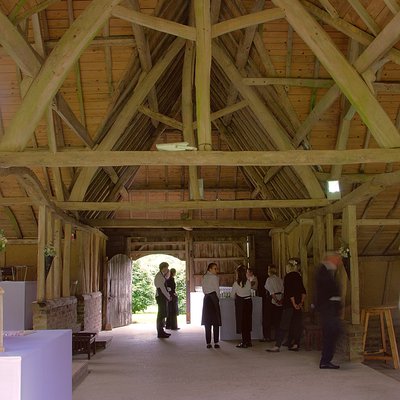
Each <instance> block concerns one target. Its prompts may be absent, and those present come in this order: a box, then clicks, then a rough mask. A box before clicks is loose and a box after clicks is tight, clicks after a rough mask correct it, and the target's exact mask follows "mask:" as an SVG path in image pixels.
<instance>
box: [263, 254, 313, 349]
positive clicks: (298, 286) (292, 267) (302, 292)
mask: <svg viewBox="0 0 400 400" xmlns="http://www.w3.org/2000/svg"><path fill="white" fill-rule="evenodd" d="M298 264H299V262H298V261H297V259H294V258H291V259H289V261H288V264H287V265H286V271H287V274H286V275H285V278H284V279H283V292H284V293H283V311H282V317H281V322H280V324H279V329H278V332H277V334H276V337H275V346H274V347H272V348H270V349H267V351H269V352H272V353H276V352H279V351H280V347H281V345H282V342H283V339H284V337H285V335H286V334H287V333H288V340H287V342H288V347H289V350H292V351H299V348H300V339H301V331H302V308H303V305H304V300H305V298H306V289H305V287H304V285H303V280H302V278H301V275H300V273H299V269H298Z"/></svg>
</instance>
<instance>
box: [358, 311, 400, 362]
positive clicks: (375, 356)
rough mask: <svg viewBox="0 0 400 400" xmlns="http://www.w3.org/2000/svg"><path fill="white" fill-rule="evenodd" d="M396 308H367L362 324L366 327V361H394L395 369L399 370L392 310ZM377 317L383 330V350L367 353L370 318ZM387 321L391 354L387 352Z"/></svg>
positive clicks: (364, 339) (364, 341) (364, 340)
mask: <svg viewBox="0 0 400 400" xmlns="http://www.w3.org/2000/svg"><path fill="white" fill-rule="evenodd" d="M395 308H396V307H394V306H391V307H390V306H382V307H367V308H364V309H363V310H362V311H361V323H362V324H363V325H364V334H363V342H362V345H363V352H364V359H365V360H384V361H385V362H386V361H388V360H393V368H394V369H398V368H399V353H398V351H397V343H396V335H395V334H394V328H393V320H392V314H391V311H390V310H391V309H395ZM370 316H371V317H372V316H377V317H379V321H380V330H381V341H382V348H381V349H379V350H378V351H376V352H368V353H367V352H366V351H365V343H366V341H367V332H368V322H369V317H370ZM385 320H386V327H387V332H388V335H389V343H390V349H391V354H389V353H388V352H387V346H386V332H385Z"/></svg>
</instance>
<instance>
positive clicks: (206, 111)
mask: <svg viewBox="0 0 400 400" xmlns="http://www.w3.org/2000/svg"><path fill="white" fill-rule="evenodd" d="M194 14H195V21H196V74H195V80H196V82H195V83H196V113H197V138H198V144H199V150H208V151H209V150H212V143H211V116H210V114H211V111H210V79H211V76H210V75H211V15H210V0H194Z"/></svg>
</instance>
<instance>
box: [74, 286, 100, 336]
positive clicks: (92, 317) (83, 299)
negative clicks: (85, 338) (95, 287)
mask: <svg viewBox="0 0 400 400" xmlns="http://www.w3.org/2000/svg"><path fill="white" fill-rule="evenodd" d="M101 302H102V294H101V292H93V293H86V294H82V295H80V296H78V323H79V324H80V327H81V330H82V331H87V332H100V331H101V324H102V322H101Z"/></svg>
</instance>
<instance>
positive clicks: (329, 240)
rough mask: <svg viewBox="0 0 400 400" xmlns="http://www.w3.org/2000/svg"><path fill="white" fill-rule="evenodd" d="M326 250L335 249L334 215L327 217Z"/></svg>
mask: <svg viewBox="0 0 400 400" xmlns="http://www.w3.org/2000/svg"><path fill="white" fill-rule="evenodd" d="M325 232H326V250H328V251H332V250H334V248H335V243H334V241H333V214H327V215H326V216H325Z"/></svg>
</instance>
